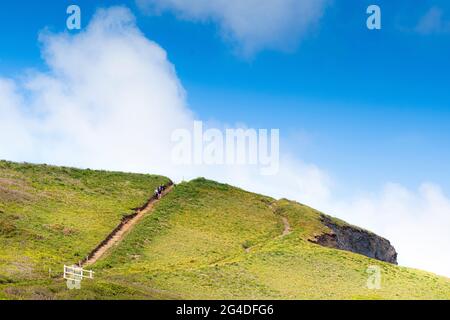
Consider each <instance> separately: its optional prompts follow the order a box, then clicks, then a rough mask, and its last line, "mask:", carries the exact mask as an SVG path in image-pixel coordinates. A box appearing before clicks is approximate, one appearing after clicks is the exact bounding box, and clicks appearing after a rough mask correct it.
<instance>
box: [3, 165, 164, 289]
mask: <svg viewBox="0 0 450 320" xmlns="http://www.w3.org/2000/svg"><path fill="white" fill-rule="evenodd" d="M167 181H168V179H167V178H163V177H158V176H148V175H138V174H126V173H114V172H103V171H92V170H78V169H70V168H58V167H51V166H42V165H41V166H36V165H28V164H15V163H10V162H5V161H1V162H0V292H1V291H2V290H1V287H3V288H9V290H7V291H9V292H14V289H13V288H14V287H15V286H20V285H21V284H22V283H24V282H26V284H27V285H29V284H30V283H39V282H40V281H43V280H44V279H47V280H48V278H49V269H51V270H52V272H51V274H50V276H54V277H57V276H59V275H60V273H61V270H62V266H63V265H64V264H73V263H75V262H77V261H78V260H80V259H82V258H83V257H85V256H86V255H87V254H88V253H89V252H90V251H91V250H92V249H93V248H94V247H95V246H96V245H97V244H98V243H99V242H100V241H101V240H103V239H104V238H105V236H106V235H107V234H109V233H110V232H111V230H112V229H113V228H114V227H115V226H116V225H117V224H118V223H119V221H120V219H121V218H122V217H123V216H124V215H127V214H130V213H132V208H135V207H138V206H140V205H142V204H143V203H144V202H145V201H146V200H147V199H148V198H149V197H150V196H151V194H152V192H153V190H154V189H155V187H156V186H157V185H159V184H161V183H165V182H167ZM2 284H3V285H2ZM2 294H4V292H3V293H0V297H2Z"/></svg>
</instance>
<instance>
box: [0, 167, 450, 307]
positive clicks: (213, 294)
mask: <svg viewBox="0 0 450 320" xmlns="http://www.w3.org/2000/svg"><path fill="white" fill-rule="evenodd" d="M3 166H4V165H3ZM9 166H11V165H9ZM33 168H34V169H36V167H33ZM1 170H2V171H0V172H10V174H13V173H14V174H19V173H20V174H21V175H22V178H24V177H23V175H24V173H23V172H22V171H23V170H18V169H17V168H9V171H7V170H6V169H4V168H3V169H1ZM40 170H49V169H48V168H40ZM55 170H56V171H55ZM61 170H62V169H56V168H53V169H51V171H52V173H51V174H50V173H48V174H49V175H50V176H53V175H55V176H59V175H60V173H61V172H63V171H61ZM76 172H78V173H77V174H79V175H81V174H92V172H88V173H85V172H82V171H76ZM110 175H113V176H114V177H115V179H117V180H114V179H112V178H111V177H109V178H106V177H108V176H110ZM25 176H27V178H26V179H30V178H29V177H30V174H29V173H27V174H26V175H25ZM39 176H41V175H40V174H39ZM2 177H3V174H2ZM119 177H122V178H123V180H121V179H120V178H119ZM35 179H41V178H38V177H35ZM97 179H98V180H97V181H96V183H95V185H96V186H95V187H96V188H98V187H99V186H98V185H102V186H104V188H106V189H108V188H110V189H111V190H110V191H113V192H114V193H115V194H114V195H113V196H111V197H106V196H105V195H103V196H102V197H99V194H102V192H100V193H99V194H96V195H93V197H92V198H87V199H86V202H85V205H86V206H92V207H97V206H100V205H101V204H102V205H103V206H106V207H107V208H110V213H109V215H108V217H109V218H110V217H111V216H113V217H114V215H116V216H115V217H116V218H119V216H120V214H119V212H120V211H121V210H125V208H129V207H130V205H131V203H133V205H131V206H136V205H138V204H140V203H139V201H138V200H143V199H144V198H145V195H144V194H142V195H141V196H142V197H143V198H142V199H139V197H140V196H139V190H141V191H142V190H146V187H143V186H141V183H143V184H145V183H149V184H151V182H150V181H151V179H150V180H149V178H148V177H145V176H135V175H133V176H130V175H123V176H121V175H119V174H111V173H101V174H100V173H98V174H97ZM110 179H112V180H110ZM134 179H136V180H134ZM44 180H45V179H44ZM100 181H101V183H99V182H100ZM111 181H114V183H113V184H112V185H111V184H110V183H111ZM118 181H121V182H118ZM124 181H134V183H136V184H134V183H133V182H131V183H130V184H131V185H133V188H134V189H133V190H131V189H130V190H129V185H126V184H125V183H124ZM38 185H39V184H38ZM69 185H70V186H69ZM73 185H76V184H73V183H72V182H70V183H68V182H66V185H65V188H68V189H69V190H71V192H73V188H74V187H73ZM0 186H2V184H0ZM9 189H11V187H9ZM16 189H17V190H26V189H25V188H24V187H23V186H21V187H20V188H19V187H18V188H16ZM0 190H1V189H0ZM62 191H64V192H62V193H66V191H67V190H65V189H63V190H62ZM0 192H1V191H0ZM36 193H37V192H36ZM106 193H107V194H108V192H106ZM144 193H145V192H144ZM0 194H1V193H0ZM121 195H122V197H123V198H124V199H127V200H123V202H120V201H118V199H119V198H120V197H121ZM123 195H126V196H123ZM61 197H62V196H61ZM64 197H66V196H65V195H64ZM103 197H106V198H105V199H104V198H103ZM58 198H59V197H58ZM46 201H47V202H49V200H48V199H47V200H46ZM58 201H59V200H58ZM103 201H105V203H107V204H108V205H111V207H109V206H108V205H105V203H103ZM114 201H116V203H114ZM135 201H137V202H138V203H137V204H136V203H135ZM141 202H143V201H141ZM9 203H10V204H9V206H12V205H13V203H17V199H16V200H14V202H11V201H10V202H9ZM69 203H71V202H69ZM28 206H29V204H28V205H22V208H23V207H28ZM33 206H34V207H37V206H36V205H34V204H33ZM78 207H80V206H74V207H72V209H76V208H78ZM81 207H82V206H81ZM92 207H91V208H90V209H88V207H86V212H85V214H86V215H91V216H92V213H91V214H89V212H90V210H91V209H92ZM52 208H53V207H44V206H43V209H41V210H43V211H42V212H39V216H43V217H46V216H48V215H51V216H52V217H53V216H54V215H55V213H54V212H53V211H52V210H53V209H52ZM122 208H123V209H122ZM44 209H45V210H44ZM72 209H69V208H67V207H65V209H64V212H61V215H70V217H71V218H70V219H69V220H67V219H63V221H71V219H77V220H78V222H77V221H75V220H74V221H73V224H71V228H79V229H81V228H80V227H79V226H78V223H79V221H84V219H80V217H78V216H72V213H71V212H72ZM118 209H120V210H118ZM0 210H4V209H3V208H2V207H0ZM105 211H108V210H105ZM5 212H6V211H5ZM2 216H3V213H2ZM283 216H284V217H287V218H288V220H289V222H290V224H291V227H292V229H293V231H292V233H291V234H289V235H287V236H285V237H281V236H280V235H281V234H282V233H283V228H284V226H283V223H282V219H281V217H283ZM109 218H107V219H104V220H102V222H100V221H99V222H98V225H97V223H96V224H95V225H94V224H92V226H90V224H89V225H88V226H87V227H89V228H91V230H90V232H91V237H92V238H94V237H97V236H99V234H100V232H97V228H100V225H101V226H104V227H105V229H104V230H105V231H106V229H107V228H108V227H109V226H110V225H113V226H114V225H115V224H116V223H115V222H114V223H110V222H111V221H110V220H112V219H109ZM39 219H44V218H39ZM47 219H48V218H47ZM10 220H11V219H8V221H10ZM13 221H20V219H19V220H13ZM36 221H37V222H36V223H35V227H33V228H31V229H30V232H37V231H36V230H40V229H42V225H41V224H40V223H41V221H40V220H36ZM108 224H110V225H108ZM77 226H78V227H77ZM36 228H37V229H36ZM102 228H103V227H102ZM324 231H327V229H326V228H325V227H324V226H323V225H322V224H321V223H320V221H319V213H318V212H317V211H315V210H313V209H310V208H308V207H306V206H302V205H300V204H297V203H293V202H289V201H287V200H281V201H274V200H273V199H270V198H268V197H263V196H260V195H255V194H252V193H248V192H245V191H242V190H240V189H236V188H233V187H230V186H227V185H222V184H218V183H214V182H211V181H207V180H204V179H198V180H195V181H192V182H189V183H183V184H181V185H179V186H177V187H176V188H175V190H174V191H173V192H172V193H171V194H169V195H168V196H167V197H166V198H164V199H163V200H162V201H161V202H160V203H159V204H158V205H157V206H156V208H155V211H154V212H153V213H152V215H149V216H147V217H145V218H144V219H143V221H142V222H141V223H140V224H139V225H138V226H137V227H136V228H135V229H134V230H133V231H131V233H130V234H129V235H128V236H127V237H126V238H125V240H124V241H123V242H122V243H121V244H120V245H119V246H118V247H117V248H115V250H114V251H112V252H111V253H110V254H109V255H107V256H106V257H105V258H104V259H102V260H100V261H99V262H98V263H97V264H96V265H94V266H93V269H94V270H95V271H96V272H97V274H96V276H97V279H96V280H94V281H84V282H83V284H82V285H83V289H82V290H75V291H68V290H67V289H66V287H65V284H64V282H63V281H62V280H60V279H56V278H55V279H47V280H44V279H42V280H41V282H20V283H14V284H4V285H3V286H2V285H0V298H1V297H2V295H3V297H5V298H30V297H38V298H46V297H50V298H59V299H67V298H79V299H95V298H97V299H99V298H130V299H133V298H149V299H167V298H192V299H206V298H208V299H214V298H225V299H229V298H230V299H231V298H246V299H251V298H276V299H297V298H300V299H312V298H317V299H327V298H332V299H360V298H370V299H398V298H426V299H436V298H438V299H450V281H449V280H448V279H446V278H442V277H437V276H434V275H432V274H429V273H426V272H422V271H417V270H412V269H407V268H401V267H397V266H393V265H389V264H386V263H382V262H379V261H375V260H372V259H369V258H366V257H364V256H360V255H357V254H353V253H349V252H344V251H339V250H333V249H328V248H323V247H320V246H318V245H314V244H311V243H310V242H308V241H307V240H308V239H309V238H311V237H313V236H314V235H317V234H320V233H322V232H324ZM42 232H44V233H45V232H46V231H45V230H44V231H42ZM77 232H83V231H82V230H81V231H80V230H78V231H77ZM102 232H103V229H102ZM106 233H107V232H106ZM85 236H88V235H87V234H86V235H85ZM20 237H23V235H21V236H20ZM20 237H18V236H16V237H13V238H10V243H11V244H13V245H17V243H18V241H17V240H18V239H20ZM76 238H77V239H79V237H76ZM100 238H101V237H100ZM0 239H1V241H2V244H3V241H5V240H4V237H2V238H0ZM46 239H47V238H46ZM59 241H63V242H66V240H65V239H63V238H62V237H61V238H56V242H59ZM45 242H47V240H46V241H45ZM33 243H34V242H33ZM93 243H95V244H96V241H93ZM78 244H79V245H80V246H82V247H84V246H85V247H86V250H87V248H88V247H89V248H91V247H93V246H94V245H92V243H82V242H79V243H78ZM30 245H31V244H30ZM33 246H35V248H36V249H38V251H39V252H42V253H45V254H46V255H49V256H52V255H53V253H51V254H49V252H51V251H49V250H50V248H48V247H47V246H46V245H45V243H44V242H42V241H41V242H36V243H35V244H33ZM1 247H2V248H3V246H1ZM63 247H65V246H63ZM246 249H247V250H246ZM0 250H1V251H0V252H1V257H2V260H1V261H0V270H4V269H5V268H9V267H10V263H11V261H13V260H8V259H7V260H4V258H3V257H4V256H7V255H6V253H4V252H3V251H7V250H2V249H0ZM52 250H56V248H55V249H52ZM65 250H66V251H67V257H68V258H72V257H73V255H74V252H73V250H72V249H65ZM24 252H25V251H23V250H22V251H16V256H18V257H22V256H23V253H24ZM58 254H59V253H58ZM20 259H21V258H20ZM369 265H378V266H380V267H381V268H382V279H383V282H382V289H381V290H375V291H373V290H368V289H367V288H366V280H367V276H368V275H367V274H366V269H367V267H368V266H369ZM1 268H3V269H1ZM3 273H4V271H0V275H2V274H3ZM2 288H3V290H2Z"/></svg>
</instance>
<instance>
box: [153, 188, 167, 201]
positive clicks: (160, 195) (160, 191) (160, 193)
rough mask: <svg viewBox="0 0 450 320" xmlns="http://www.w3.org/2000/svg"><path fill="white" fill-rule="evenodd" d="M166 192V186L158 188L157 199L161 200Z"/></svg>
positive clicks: (156, 191)
mask: <svg viewBox="0 0 450 320" xmlns="http://www.w3.org/2000/svg"><path fill="white" fill-rule="evenodd" d="M164 190H166V186H164V185H161V186H159V187H158V188H156V190H155V197H156V198H157V199H161V197H162V194H163V192H164Z"/></svg>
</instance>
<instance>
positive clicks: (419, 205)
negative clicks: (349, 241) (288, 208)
mask: <svg viewBox="0 0 450 320" xmlns="http://www.w3.org/2000/svg"><path fill="white" fill-rule="evenodd" d="M322 205H323V208H324V210H327V211H328V212H330V211H331V212H332V213H335V214H337V215H338V216H339V217H340V218H342V219H346V220H348V221H350V222H352V223H353V224H355V225H359V226H363V227H366V228H368V229H370V230H371V231H374V232H376V233H378V234H380V235H383V236H385V237H386V238H388V239H389V240H390V241H391V242H392V244H393V245H394V246H395V247H396V249H397V251H398V252H399V257H398V258H399V262H400V264H402V265H406V266H410V267H415V268H420V269H424V270H429V271H433V272H436V273H438V274H442V275H447V276H450V255H449V254H448V253H449V252H450V236H449V233H448V230H450V199H449V198H448V197H446V195H445V194H444V193H443V191H442V190H441V189H440V187H439V186H437V185H435V184H431V183H424V184H422V185H421V186H420V187H419V188H418V190H417V191H414V190H409V189H407V188H405V187H403V186H401V185H399V184H394V183H387V184H386V185H385V186H384V187H383V188H382V189H381V190H380V191H379V192H376V193H373V194H366V195H360V196H357V197H355V198H354V199H350V200H345V201H339V200H337V199H330V200H329V201H328V203H323V204H322Z"/></svg>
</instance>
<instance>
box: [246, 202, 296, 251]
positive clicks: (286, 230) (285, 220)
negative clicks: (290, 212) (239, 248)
mask: <svg viewBox="0 0 450 320" xmlns="http://www.w3.org/2000/svg"><path fill="white" fill-rule="evenodd" d="M269 208H270V209H271V210H272V211H274V212H275V208H274V206H273V205H272V204H271V205H270V206H269ZM281 221H282V222H283V227H284V228H283V233H282V234H281V235H279V236H278V237H276V238H275V239H279V238H284V237H286V236H287V235H289V234H290V233H291V232H292V228H291V225H290V224H289V220H288V218H287V217H281ZM257 246H258V244H257V245H254V246H252V247H249V248H246V249H245V252H246V253H250V251H252V249H253V248H255V247H257Z"/></svg>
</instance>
